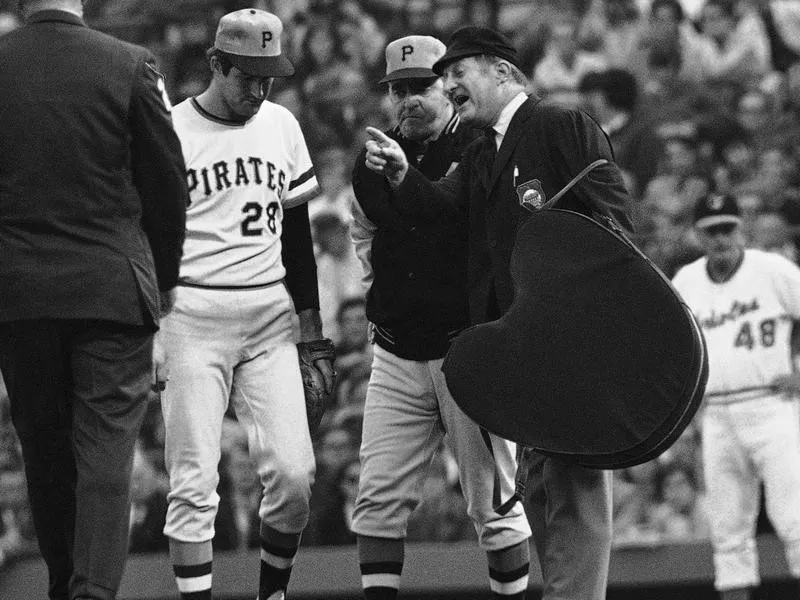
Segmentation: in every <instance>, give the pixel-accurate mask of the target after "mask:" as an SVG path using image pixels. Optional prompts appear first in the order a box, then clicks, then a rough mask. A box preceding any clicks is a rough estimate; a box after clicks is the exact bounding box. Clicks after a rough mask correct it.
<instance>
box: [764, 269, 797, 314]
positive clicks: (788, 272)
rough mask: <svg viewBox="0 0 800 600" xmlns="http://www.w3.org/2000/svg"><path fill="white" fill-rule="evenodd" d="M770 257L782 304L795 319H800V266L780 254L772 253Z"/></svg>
mask: <svg viewBox="0 0 800 600" xmlns="http://www.w3.org/2000/svg"><path fill="white" fill-rule="evenodd" d="M770 259H771V261H772V263H773V265H772V266H773V270H774V272H775V288H776V291H777V293H778V298H779V299H780V302H781V305H782V306H783V307H784V308H785V309H786V312H787V313H788V314H789V316H791V317H792V318H793V319H800V268H798V267H797V265H795V264H794V263H793V262H791V261H790V260H788V259H786V258H784V257H783V256H780V255H779V254H774V255H770Z"/></svg>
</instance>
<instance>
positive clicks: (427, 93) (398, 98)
mask: <svg viewBox="0 0 800 600" xmlns="http://www.w3.org/2000/svg"><path fill="white" fill-rule="evenodd" d="M389 100H390V101H391V103H392V113H393V116H394V118H395V120H396V121H397V124H398V125H399V126H400V133H402V134H403V136H404V137H406V138H408V139H410V140H415V141H423V140H426V139H428V138H430V137H431V136H432V135H435V134H437V133H439V131H440V129H441V125H442V123H441V121H442V119H443V118H444V117H445V116H446V114H447V107H448V105H449V104H450V100H449V99H448V97H447V96H446V95H445V93H444V85H443V84H442V80H441V78H436V79H433V80H431V79H401V80H398V81H392V82H391V83H390V84H389Z"/></svg>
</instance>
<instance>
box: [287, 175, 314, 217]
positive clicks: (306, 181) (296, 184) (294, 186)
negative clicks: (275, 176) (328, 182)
mask: <svg viewBox="0 0 800 600" xmlns="http://www.w3.org/2000/svg"><path fill="white" fill-rule="evenodd" d="M319 193H320V192H319V184H318V183H317V176H316V174H315V173H314V168H313V167H312V168H310V169H308V170H307V171H306V172H305V173H303V174H302V175H300V176H299V177H297V178H296V179H293V180H292V181H291V182H289V191H288V193H287V194H286V199H285V200H284V202H283V206H284V208H294V207H295V206H299V205H301V204H303V203H305V202H308V201H309V200H311V199H312V198H315V197H316V196H318V195H319Z"/></svg>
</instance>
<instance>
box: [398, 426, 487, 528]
mask: <svg viewBox="0 0 800 600" xmlns="http://www.w3.org/2000/svg"><path fill="white" fill-rule="evenodd" d="M406 539H407V540H408V541H412V542H459V541H464V540H477V534H476V533H475V526H474V524H473V522H472V520H471V519H470V517H469V515H468V514H467V505H466V500H464V495H463V494H462V493H461V491H460V486H459V482H458V467H457V466H456V465H455V458H454V457H453V454H452V452H451V451H450V449H449V448H448V447H447V444H446V443H444V442H443V443H442V444H441V446H440V447H439V450H438V451H437V452H436V453H435V454H434V455H433V460H432V461H431V465H430V471H429V473H428V477H427V478H426V479H425V484H424V487H423V491H422V501H421V502H420V503H419V505H418V506H417V508H416V509H415V510H414V512H412V513H411V516H410V517H409V519H408V531H407V536H406Z"/></svg>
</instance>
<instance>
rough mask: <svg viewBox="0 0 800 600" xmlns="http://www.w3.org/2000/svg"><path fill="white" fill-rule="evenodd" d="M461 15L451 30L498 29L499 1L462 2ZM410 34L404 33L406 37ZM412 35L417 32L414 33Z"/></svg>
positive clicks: (468, 0) (475, 0) (469, 0)
mask: <svg viewBox="0 0 800 600" xmlns="http://www.w3.org/2000/svg"><path fill="white" fill-rule="evenodd" d="M459 4H460V6H461V13H460V15H459V17H458V18H457V19H456V20H455V22H454V23H453V28H452V30H455V29H458V28H459V27H463V26H466V25H475V26H478V27H489V28H490V29H498V30H499V29H500V1H499V0H462V1H461V2H460V3H459ZM408 33H411V32H406V35H408ZM413 33H414V34H416V33H417V32H416V31H414V32H413Z"/></svg>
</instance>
